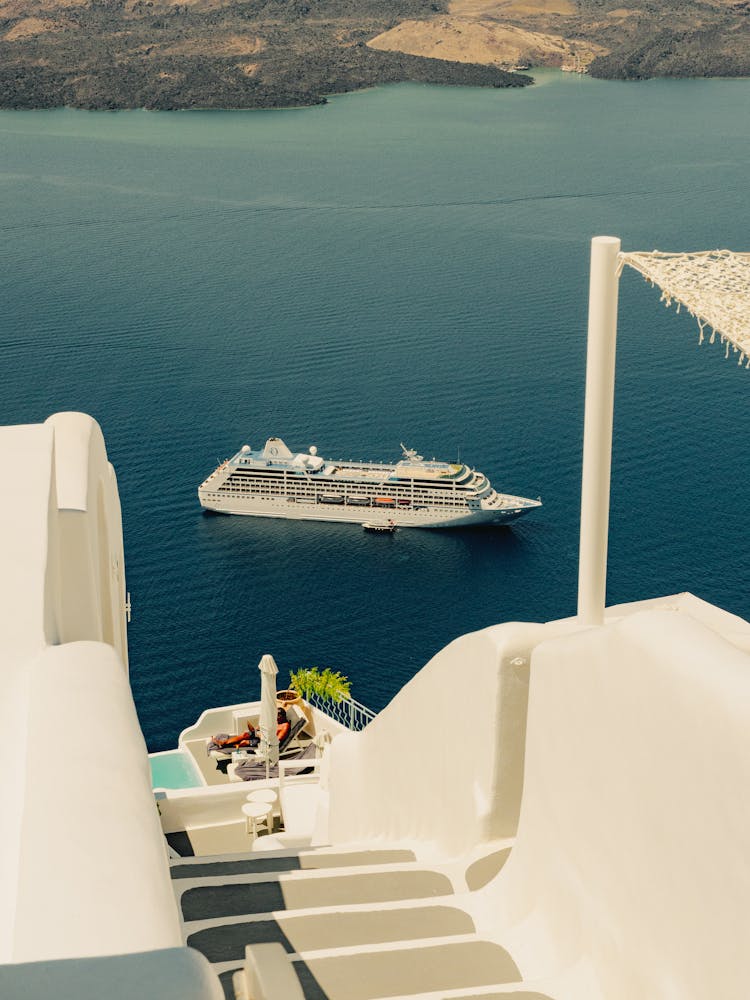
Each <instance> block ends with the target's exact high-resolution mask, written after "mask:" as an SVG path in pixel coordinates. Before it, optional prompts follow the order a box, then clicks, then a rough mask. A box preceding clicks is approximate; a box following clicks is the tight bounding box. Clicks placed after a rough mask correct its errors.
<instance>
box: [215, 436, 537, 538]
mask: <svg viewBox="0 0 750 1000" xmlns="http://www.w3.org/2000/svg"><path fill="white" fill-rule="evenodd" d="M401 449H402V451H403V457H402V458H401V460H400V461H399V462H397V463H396V464H395V465H389V464H385V463H379V462H352V461H338V460H330V459H325V458H321V456H320V455H318V452H317V448H316V447H315V446H314V445H313V446H312V447H311V448H310V449H309V452H307V453H305V452H298V453H296V454H295V453H294V452H292V451H290V449H289V448H287V446H286V444H284V442H283V441H282V440H281V438H277V437H271V438H269V439H268V440H267V441H266V443H265V446H264V447H263V448H262V449H260V450H258V451H253V449H252V448H251V447H250V445H248V444H245V445H243V446H242V447H241V448H240V450H239V451H238V452H237V454H236V455H233V456H232V458H229V459H227V460H226V461H225V462H222V464H221V465H219V467H218V468H217V469H215V470H214V472H212V473H211V475H210V476H209V477H208V479H206V480H205V482H203V483H201V485H200V487H199V488H198V499H199V500H200V502H201V505H202V506H203V507H205V508H206V509H207V510H213V511H218V512H220V513H223V514H253V515H255V516H257V517H286V518H293V519H295V520H311V521H349V522H358V523H362V522H363V521H366V522H367V523H368V524H375V525H377V524H379V523H381V522H382V524H384V525H393V526H398V527H412V528H448V527H458V526H461V525H468V524H506V523H507V522H509V521H513V520H515V519H516V518H518V517H520V516H521V515H522V514H525V513H526V512H527V511H529V510H532V509H533V508H534V507H540V506H541V499H539V500H528V499H526V498H525V497H518V496H512V495H510V494H507V493H498V492H497V491H496V490H495V489H493V487H492V485H491V484H490V481H489V479H488V478H487V477H486V476H485V475H484V474H483V473H481V472H478V471H477V470H476V469H472V468H470V467H469V466H468V465H462V464H460V463H458V462H456V463H451V462H438V461H435V460H431V461H426V460H425V459H424V458H423V457H422V456H421V455H418V454H417V453H416V451H413V450H411V449H409V448H406V447H405V446H404V445H403V444H402V445H401Z"/></svg>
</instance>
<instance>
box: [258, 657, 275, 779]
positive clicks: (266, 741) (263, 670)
mask: <svg viewBox="0 0 750 1000" xmlns="http://www.w3.org/2000/svg"><path fill="white" fill-rule="evenodd" d="M258 670H260V746H259V747H258V755H259V756H262V757H263V758H264V759H265V762H266V777H268V773H269V771H270V769H271V768H272V767H275V766H276V764H278V762H279V740H278V737H277V735H276V714H277V711H276V674H278V672H279V668H278V667H277V666H276V661H275V660H274V658H273V657H272V656H271V655H270V653H266V654H265V656H263V657H262V658H261V661H260V663H259V664H258Z"/></svg>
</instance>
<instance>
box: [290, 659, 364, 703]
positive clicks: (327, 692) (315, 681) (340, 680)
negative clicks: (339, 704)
mask: <svg viewBox="0 0 750 1000" xmlns="http://www.w3.org/2000/svg"><path fill="white" fill-rule="evenodd" d="M289 686H290V687H291V688H292V690H294V691H296V692H297V694H299V695H300V697H302V698H306V699H309V698H310V696H311V695H316V696H317V697H318V698H321V699H322V700H323V701H342V700H343V699H344V698H349V697H350V695H351V683H350V682H349V678H348V677H345V676H344V675H343V674H341V673H339V672H338V670H331V668H330V667H326V668H325V669H324V670H320V669H319V668H318V667H300V669H299V670H295V671H293V672H292V674H291V675H290V683H289Z"/></svg>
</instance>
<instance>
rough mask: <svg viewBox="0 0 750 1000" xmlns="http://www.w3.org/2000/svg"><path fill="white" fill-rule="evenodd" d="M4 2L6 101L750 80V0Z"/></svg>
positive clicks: (304, 98) (176, 103)
mask: <svg viewBox="0 0 750 1000" xmlns="http://www.w3.org/2000/svg"><path fill="white" fill-rule="evenodd" d="M623 2H627V0H235V2H232V0H182V2H180V0H174V2H172V0H0V106H2V107H53V106H58V105H63V104H65V105H72V106H76V107H85V108H130V107H147V108H195V107H202V108H211V107H221V108H229V107H234V108H253V107H281V106H286V105H304V104H313V103H319V102H321V101H324V100H325V95H326V94H332V93H337V92H341V91H345V90H354V89H357V88H359V87H367V86H372V85H374V84H378V83H387V82H397V81H403V80H413V81H420V82H425V83H447V84H467V85H473V86H493V87H507V86H524V85H526V84H527V83H529V82H530V79H529V78H528V77H524V76H519V75H518V74H517V73H512V72H510V70H512V69H513V68H514V67H515V66H516V65H517V64H531V65H547V66H563V67H564V68H570V69H588V71H589V72H590V73H592V74H593V75H596V76H606V77H613V78H643V77H648V76H657V75H659V76H664V75H667V76H711V75H722V76H734V75H748V74H750V34H749V28H750V0H740V2H734V0H732V2H724V0H677V2H676V3H674V2H673V3H671V4H670V5H669V6H667V5H666V4H665V3H664V2H663V0H645V2H643V3H642V4H639V6H637V7H623V6H617V4H618V3H620V4H621V3H623Z"/></svg>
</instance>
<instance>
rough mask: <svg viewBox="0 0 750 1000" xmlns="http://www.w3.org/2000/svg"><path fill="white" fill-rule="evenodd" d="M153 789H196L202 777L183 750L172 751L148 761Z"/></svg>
mask: <svg viewBox="0 0 750 1000" xmlns="http://www.w3.org/2000/svg"><path fill="white" fill-rule="evenodd" d="M148 762H149V764H150V765H151V787H152V788H196V787H197V786H199V785H201V784H202V782H201V779H200V776H199V774H198V772H197V770H196V767H195V764H193V762H192V760H191V759H190V757H188V755H187V754H185V753H183V752H182V750H170V751H168V752H167V753H160V754H155V755H154V756H152V757H149V759H148Z"/></svg>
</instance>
